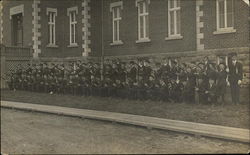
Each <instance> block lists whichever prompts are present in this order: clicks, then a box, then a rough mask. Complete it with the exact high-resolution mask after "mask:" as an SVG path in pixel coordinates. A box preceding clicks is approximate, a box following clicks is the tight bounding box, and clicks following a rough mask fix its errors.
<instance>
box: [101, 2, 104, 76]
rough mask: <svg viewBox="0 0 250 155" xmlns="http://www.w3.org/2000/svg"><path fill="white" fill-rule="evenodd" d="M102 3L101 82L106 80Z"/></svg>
mask: <svg viewBox="0 0 250 155" xmlns="http://www.w3.org/2000/svg"><path fill="white" fill-rule="evenodd" d="M101 1H102V5H101V7H102V9H101V14H102V20H101V22H102V24H101V25H102V29H101V31H102V32H101V44H102V47H101V51H102V55H101V69H102V71H101V73H102V74H101V80H103V79H104V75H103V74H104V45H103V43H104V41H103V21H104V19H103V10H104V9H103V7H104V6H103V0H101Z"/></svg>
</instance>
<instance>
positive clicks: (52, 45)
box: [46, 44, 58, 48]
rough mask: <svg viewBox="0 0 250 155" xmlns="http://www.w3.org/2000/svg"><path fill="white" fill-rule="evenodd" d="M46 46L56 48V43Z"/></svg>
mask: <svg viewBox="0 0 250 155" xmlns="http://www.w3.org/2000/svg"><path fill="white" fill-rule="evenodd" d="M46 47H50V48H58V46H57V45H54V44H48V45H47V46H46Z"/></svg>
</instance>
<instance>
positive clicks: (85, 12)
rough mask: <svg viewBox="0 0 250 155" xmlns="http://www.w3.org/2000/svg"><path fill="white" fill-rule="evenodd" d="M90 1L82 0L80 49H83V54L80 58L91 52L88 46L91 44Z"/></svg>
mask: <svg viewBox="0 0 250 155" xmlns="http://www.w3.org/2000/svg"><path fill="white" fill-rule="evenodd" d="M90 9H91V8H90V0H82V11H81V13H82V14H81V15H82V25H83V27H82V42H83V43H82V48H83V52H82V56H88V55H89V53H90V52H91V48H90V44H91V40H90V36H91V33H90V27H91V24H90V18H91V15H90Z"/></svg>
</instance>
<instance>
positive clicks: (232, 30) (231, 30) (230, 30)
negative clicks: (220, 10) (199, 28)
mask: <svg viewBox="0 0 250 155" xmlns="http://www.w3.org/2000/svg"><path fill="white" fill-rule="evenodd" d="M235 32H236V29H234V28H226V29H219V30H218V31H214V32H213V34H226V33H235Z"/></svg>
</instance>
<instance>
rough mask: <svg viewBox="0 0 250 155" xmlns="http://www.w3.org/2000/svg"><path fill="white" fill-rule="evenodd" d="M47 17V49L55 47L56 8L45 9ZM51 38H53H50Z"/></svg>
mask: <svg viewBox="0 0 250 155" xmlns="http://www.w3.org/2000/svg"><path fill="white" fill-rule="evenodd" d="M46 13H47V16H49V21H48V27H49V32H48V33H49V34H48V35H49V40H48V47H51V46H57V45H56V16H57V9H56V8H47V12H46ZM52 36H53V37H52Z"/></svg>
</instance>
